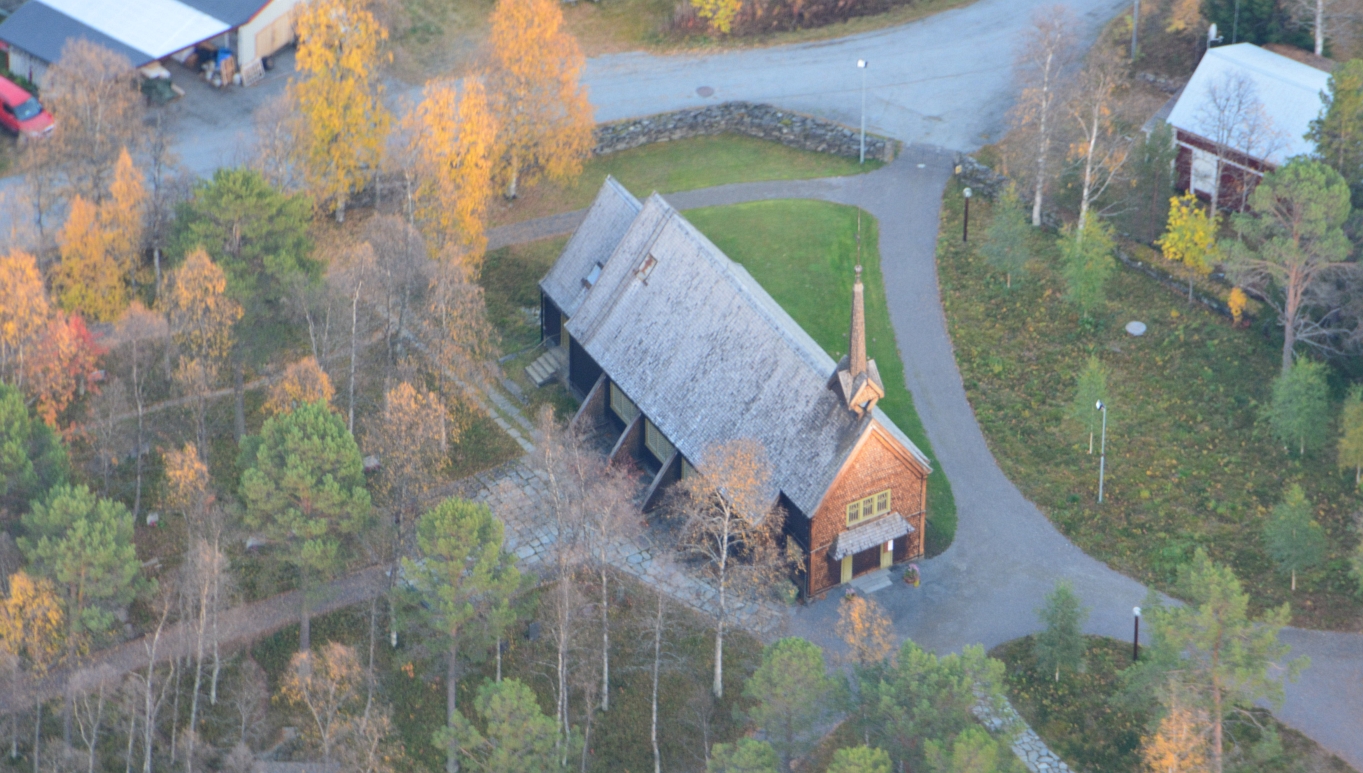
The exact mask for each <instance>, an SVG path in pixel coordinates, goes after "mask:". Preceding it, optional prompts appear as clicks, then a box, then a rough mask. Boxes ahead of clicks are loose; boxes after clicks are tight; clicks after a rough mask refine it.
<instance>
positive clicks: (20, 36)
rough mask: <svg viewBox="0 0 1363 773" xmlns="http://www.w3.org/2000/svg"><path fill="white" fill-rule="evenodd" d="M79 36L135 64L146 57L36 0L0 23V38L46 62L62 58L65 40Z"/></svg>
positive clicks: (78, 37)
mask: <svg viewBox="0 0 1363 773" xmlns="http://www.w3.org/2000/svg"><path fill="white" fill-rule="evenodd" d="M81 39H84V40H88V41H90V42H91V43H97V44H99V45H101V46H104V47H105V48H107V49H109V50H110V51H113V52H115V53H119V54H122V55H123V56H126V57H128V60H129V61H130V62H132V63H133V64H134V65H143V64H146V63H147V61H149V60H148V59H147V56H146V54H145V53H143V52H142V51H138V50H137V49H135V48H132V47H131V46H128V45H125V44H124V43H121V42H119V41H117V40H114V39H113V38H111V37H109V36H108V35H105V34H104V33H102V32H100V31H99V30H95V29H91V28H90V27H88V26H86V25H84V24H82V23H81V22H79V21H77V20H76V19H73V18H71V17H70V16H67V15H66V14H64V13H62V12H61V11H57V10H55V9H53V8H50V7H48V6H46V5H43V4H42V3H40V2H38V0H31V1H30V2H28V3H25V4H24V6H23V7H22V8H20V9H19V10H17V11H15V12H14V13H13V14H12V15H10V17H9V18H8V19H5V21H4V23H3V24H0V40H3V41H5V42H7V43H11V44H13V45H16V46H18V47H19V48H22V49H23V50H25V51H27V52H29V53H30V54H33V55H34V56H36V57H38V58H39V59H42V60H44V61H47V62H55V61H57V60H58V59H60V58H61V56H62V48H64V47H65V46H66V41H68V40H81Z"/></svg>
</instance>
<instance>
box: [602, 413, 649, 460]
mask: <svg viewBox="0 0 1363 773" xmlns="http://www.w3.org/2000/svg"><path fill="white" fill-rule="evenodd" d="M643 438H644V415H643V414H642V413H641V414H639V415H637V416H635V417H634V421H631V422H630V423H629V426H628V427H625V431H624V432H621V433H620V439H619V440H616V441H615V447H614V448H612V449H611V453H610V456H608V457H606V463H607V464H615V460H616V458H617V457H619V456H620V454H625V455H627V456H632V455H633V454H634V452H635V450H636V449H637V447H638V446H639V444H640V443H641V442H643Z"/></svg>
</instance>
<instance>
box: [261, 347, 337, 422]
mask: <svg viewBox="0 0 1363 773" xmlns="http://www.w3.org/2000/svg"><path fill="white" fill-rule="evenodd" d="M335 396H336V390H335V389H334V388H332V386H331V378H329V377H328V376H327V373H326V371H324V370H322V366H321V365H318V364H317V358H315V357H304V358H303V359H301V360H299V361H298V362H295V363H293V364H292V365H290V366H289V367H287V368H285V369H284V375H283V377H281V378H280V379H279V380H278V381H276V382H275V383H273V384H271V385H270V394H269V396H268V397H267V398H265V406H264V410H265V414H266V416H273V415H274V414H276V413H284V412H286V411H292V410H293V409H294V407H296V406H299V405H305V404H308V403H315V402H317V401H319V400H320V401H322V402H324V403H326V404H327V406H328V407H330V406H331V399H332V398H333V397H335Z"/></svg>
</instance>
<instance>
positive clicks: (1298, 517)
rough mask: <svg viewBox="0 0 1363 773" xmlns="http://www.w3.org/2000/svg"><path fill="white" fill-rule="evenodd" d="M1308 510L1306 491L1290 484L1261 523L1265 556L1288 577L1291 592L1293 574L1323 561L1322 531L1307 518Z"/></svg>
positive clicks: (1323, 540)
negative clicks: (1268, 556)
mask: <svg viewBox="0 0 1363 773" xmlns="http://www.w3.org/2000/svg"><path fill="white" fill-rule="evenodd" d="M1311 510H1312V507H1311V500H1309V499H1307V498H1306V492H1304V491H1302V488H1301V485H1300V484H1297V483H1294V484H1292V485H1291V486H1290V487H1289V488H1288V489H1287V493H1286V494H1285V495H1284V496H1283V501H1282V502H1279V503H1278V505H1277V506H1276V507H1274V508H1273V512H1272V514H1271V515H1269V518H1268V521H1267V522H1266V523H1265V524H1264V542H1266V543H1267V544H1268V554H1269V555H1270V556H1272V558H1273V561H1274V563H1276V564H1277V565H1278V568H1279V569H1281V570H1282V571H1284V572H1288V573H1290V574H1291V575H1292V590H1296V589H1297V572H1301V571H1306V570H1308V569H1311V568H1313V567H1315V566H1318V565H1319V564H1320V562H1321V561H1324V560H1325V549H1326V547H1327V545H1326V542H1325V530H1324V529H1322V528H1321V527H1320V524H1319V523H1316V520H1315V519H1314V518H1312V517H1311Z"/></svg>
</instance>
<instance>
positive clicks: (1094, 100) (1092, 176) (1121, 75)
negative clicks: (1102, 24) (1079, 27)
mask: <svg viewBox="0 0 1363 773" xmlns="http://www.w3.org/2000/svg"><path fill="white" fill-rule="evenodd" d="M1125 80H1126V67H1125V65H1124V63H1122V62H1120V61H1118V60H1117V58H1116V57H1115V56H1113V55H1111V54H1105V53H1095V54H1094V55H1093V58H1092V59H1091V60H1090V62H1089V63H1088V65H1087V66H1085V67H1084V70H1083V72H1082V73H1081V74H1080V75H1079V78H1078V82H1077V84H1076V88H1075V90H1074V93H1073V96H1072V97H1071V98H1070V100H1069V106H1068V107H1069V113H1070V116H1071V118H1073V119H1074V125H1075V128H1076V129H1078V130H1079V134H1078V136H1079V138H1078V141H1076V142H1075V143H1074V144H1072V145H1071V147H1070V155H1071V157H1073V158H1075V159H1077V160H1078V161H1079V163H1080V165H1081V167H1082V169H1083V175H1082V178H1081V181H1082V182H1081V187H1080V192H1079V223H1078V226H1077V227H1078V228H1079V230H1081V231H1082V230H1083V228H1084V225H1085V224H1086V223H1087V222H1088V216H1089V209H1090V208H1091V207H1092V206H1093V202H1094V201H1095V200H1096V199H1098V198H1101V197H1102V195H1103V194H1104V193H1106V192H1107V189H1108V187H1109V186H1110V185H1111V184H1112V182H1113V180H1115V179H1117V175H1118V174H1119V173H1120V172H1121V170H1122V167H1123V165H1125V164H1126V157H1127V155H1128V153H1129V152H1130V150H1131V141H1130V140H1129V139H1127V138H1126V137H1124V136H1122V133H1121V131H1120V127H1119V126H1118V124H1117V121H1116V118H1117V116H1116V111H1117V89H1118V87H1119V86H1120V85H1121V84H1122V83H1123V82H1124V81H1125ZM1035 211H1036V210H1035V209H1033V214H1035Z"/></svg>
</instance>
